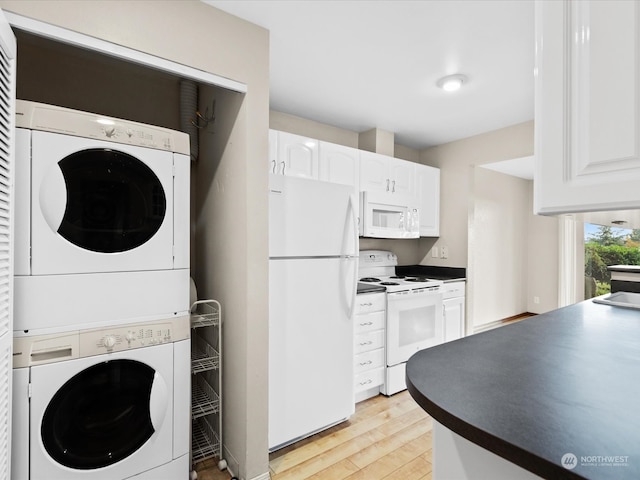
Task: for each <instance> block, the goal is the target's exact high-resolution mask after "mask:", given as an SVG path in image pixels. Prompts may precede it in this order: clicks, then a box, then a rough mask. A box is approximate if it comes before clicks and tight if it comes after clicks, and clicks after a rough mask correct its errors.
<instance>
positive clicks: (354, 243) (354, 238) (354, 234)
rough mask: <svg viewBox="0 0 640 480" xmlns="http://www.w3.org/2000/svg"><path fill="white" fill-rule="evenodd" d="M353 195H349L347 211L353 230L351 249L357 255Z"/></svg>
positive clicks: (355, 216) (356, 228)
mask: <svg viewBox="0 0 640 480" xmlns="http://www.w3.org/2000/svg"><path fill="white" fill-rule="evenodd" d="M353 199H354V196H353V195H349V210H350V211H351V227H352V228H353V248H354V255H357V254H358V213H357V212H356V207H355V205H354V204H353V203H354V202H353Z"/></svg>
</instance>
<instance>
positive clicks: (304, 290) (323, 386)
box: [269, 258, 357, 450]
mask: <svg viewBox="0 0 640 480" xmlns="http://www.w3.org/2000/svg"><path fill="white" fill-rule="evenodd" d="M356 271H357V260H356V259H354V258H333V259H328V258H326V259H313V260H311V259H297V260H294V259H287V260H271V261H270V262H269V277H270V279H269V449H270V450H274V449H276V448H277V447H279V446H283V445H285V444H288V443H291V442H292V441H293V440H295V439H298V438H301V437H305V436H307V435H309V434H311V433H314V432H315V431H317V430H320V429H323V428H324V427H328V426H331V425H333V424H335V423H337V422H340V421H341V420H344V419H346V418H348V417H349V416H350V415H351V414H352V413H353V411H354V392H353V320H352V318H353V305H354V302H355V284H356V282H355V277H356Z"/></svg>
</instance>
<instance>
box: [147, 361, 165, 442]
mask: <svg viewBox="0 0 640 480" xmlns="http://www.w3.org/2000/svg"><path fill="white" fill-rule="evenodd" d="M168 395H169V389H168V388H167V384H166V382H165V381H164V379H163V378H162V377H161V376H160V374H159V373H158V372H157V371H156V373H155V375H154V376H153V384H152V385H151V395H150V396H149V413H150V416H151V425H152V426H153V428H154V430H155V431H156V432H157V431H158V430H159V429H160V427H161V426H162V423H163V422H164V419H165V417H166V412H167V398H168Z"/></svg>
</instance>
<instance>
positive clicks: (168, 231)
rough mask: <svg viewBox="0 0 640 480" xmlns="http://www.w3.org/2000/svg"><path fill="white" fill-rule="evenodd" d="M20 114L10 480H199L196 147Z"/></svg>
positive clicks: (53, 113) (33, 109)
mask: <svg viewBox="0 0 640 480" xmlns="http://www.w3.org/2000/svg"><path fill="white" fill-rule="evenodd" d="M16 107H17V108H16V111H17V119H16V126H17V132H16V136H17V139H16V140H17V143H16V188H15V191H16V203H15V205H16V215H15V218H16V225H15V229H16V237H15V238H16V241H15V304H14V370H13V381H14V383H13V448H12V452H13V457H12V478H13V479H15V480H18V479H19V480H24V479H30V480H36V479H48V480H49V479H64V480H71V479H74V478H77V479H80V478H81V479H83V480H98V479H103V480H107V479H108V480H121V479H122V480H123V479H128V478H135V479H137V480H143V479H159V478H162V479H164V478H182V477H186V476H187V475H188V472H189V470H190V468H189V467H190V460H189V447H190V438H189V435H190V434H189V427H190V394H191V390H190V341H189V335H190V325H189V284H190V280H189V278H190V275H189V223H190V218H189V184H190V181H189V175H190V157H189V138H188V136H187V135H186V134H184V133H181V132H175V131H172V130H167V129H163V128H159V127H154V126H149V125H142V124H139V123H135V122H129V121H124V120H118V119H114V118H110V117H104V116H101V115H96V114H92V113H86V112H79V111H75V110H70V109H65V108H60V107H55V106H50V105H44V104H38V103H34V102H26V101H18V102H17V105H16Z"/></svg>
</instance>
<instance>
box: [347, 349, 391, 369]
mask: <svg viewBox="0 0 640 480" xmlns="http://www.w3.org/2000/svg"><path fill="white" fill-rule="evenodd" d="M383 365H384V348H378V349H377V350H373V351H371V352H365V353H361V354H359V355H356V357H355V365H354V372H355V374H356V375H358V374H360V373H363V372H366V371H367V370H372V369H374V368H380V367H382V366H383Z"/></svg>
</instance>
